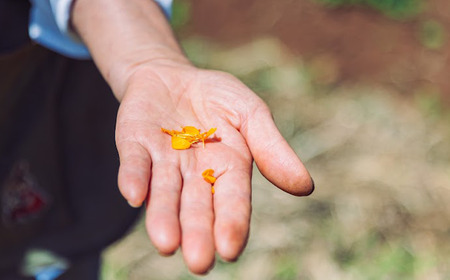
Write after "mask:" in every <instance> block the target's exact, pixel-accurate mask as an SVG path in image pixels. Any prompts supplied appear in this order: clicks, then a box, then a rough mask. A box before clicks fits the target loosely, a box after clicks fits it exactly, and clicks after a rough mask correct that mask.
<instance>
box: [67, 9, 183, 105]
mask: <svg viewBox="0 0 450 280" xmlns="http://www.w3.org/2000/svg"><path fill="white" fill-rule="evenodd" d="M72 24H73V27H74V28H75V30H76V32H77V33H78V34H79V35H80V36H81V38H82V39H83V41H84V43H85V44H86V45H87V46H88V48H89V50H90V52H91V55H92V57H93V59H94V61H95V63H96V65H97V67H98V68H99V69H100V71H101V72H102V74H103V76H104V77H105V79H106V80H107V82H108V83H109V85H110V86H111V87H112V89H113V91H114V94H115V95H116V98H117V99H119V100H121V99H122V95H123V93H124V91H125V88H126V83H127V79H128V77H129V76H130V75H131V74H132V73H133V71H135V69H136V68H137V67H138V66H139V65H141V64H143V63H147V62H151V61H155V62H158V61H160V62H164V63H181V64H188V63H189V62H188V60H187V58H186V57H185V56H184V54H183V52H182V50H181V48H180V46H179V44H178V42H177V41H176V39H175V37H174V35H173V33H172V30H171V28H170V25H169V24H168V22H167V19H166V18H165V16H164V14H163V13H162V11H161V10H160V8H159V6H158V5H157V4H156V3H155V2H154V1H151V0H77V1H76V2H75V4H74V7H73V14H72Z"/></svg>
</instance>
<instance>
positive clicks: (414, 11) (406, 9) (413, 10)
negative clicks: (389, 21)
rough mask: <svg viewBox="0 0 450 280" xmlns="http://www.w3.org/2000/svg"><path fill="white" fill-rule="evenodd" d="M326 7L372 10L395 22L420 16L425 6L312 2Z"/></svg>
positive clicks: (386, 1)
mask: <svg viewBox="0 0 450 280" xmlns="http://www.w3.org/2000/svg"><path fill="white" fill-rule="evenodd" d="M314 1H316V2H319V3H321V4H323V5H326V6H328V7H332V8H337V7H351V6H362V7H368V8H371V9H374V10H376V11H378V12H381V13H382V14H384V15H386V16H388V17H390V18H393V19H397V20H403V19H409V18H412V17H414V16H417V15H418V14H420V13H421V12H422V11H423V9H424V6H425V1H423V0H314Z"/></svg>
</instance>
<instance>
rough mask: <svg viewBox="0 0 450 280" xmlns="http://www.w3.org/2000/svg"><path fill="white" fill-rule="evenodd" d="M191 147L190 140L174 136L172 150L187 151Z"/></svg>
mask: <svg viewBox="0 0 450 280" xmlns="http://www.w3.org/2000/svg"><path fill="white" fill-rule="evenodd" d="M189 147H191V142H189V141H188V140H186V139H183V138H180V137H177V136H172V148H174V149H175V150H185V149H189Z"/></svg>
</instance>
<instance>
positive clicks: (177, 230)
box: [72, 0, 314, 274]
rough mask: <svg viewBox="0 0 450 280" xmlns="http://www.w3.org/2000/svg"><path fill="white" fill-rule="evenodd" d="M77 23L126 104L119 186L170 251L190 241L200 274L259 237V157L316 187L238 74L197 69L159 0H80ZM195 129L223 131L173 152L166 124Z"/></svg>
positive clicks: (186, 247)
mask: <svg viewBox="0 0 450 280" xmlns="http://www.w3.org/2000/svg"><path fill="white" fill-rule="evenodd" d="M99 11H101V12H99ZM72 24H73V27H74V29H75V30H76V32H77V33H78V34H79V35H80V37H81V38H82V40H83V41H84V42H85V44H86V45H87V46H88V48H89V50H90V52H91V54H92V56H93V59H94V61H95V63H96V65H97V67H98V68H99V70H100V72H101V73H102V74H103V76H104V77H105V79H106V81H107V82H108V84H109V85H110V86H111V88H112V90H113V92H114V95H115V96H116V98H117V99H118V100H119V101H120V102H121V105H120V109H119V112H118V116H117V125H116V145H117V149H118V151H119V156H120V169H119V175H118V184H119V188H120V191H121V193H122V195H123V196H124V197H125V199H126V200H127V201H128V202H129V203H130V205H132V206H134V207H139V206H140V205H142V204H143V203H144V202H146V226H147V231H148V235H149V237H150V239H151V241H152V243H153V244H154V246H155V247H156V248H157V249H158V250H159V252H160V253H161V254H162V255H171V254H173V253H174V252H175V251H176V250H177V249H178V248H179V247H181V250H182V253H183V257H184V260H185V263H186V265H187V267H188V268H189V269H190V270H191V271H192V272H193V273H196V274H204V273H207V272H208V271H209V270H210V269H211V268H212V266H213V265H214V259H215V254H216V252H217V253H218V255H219V256H220V257H221V258H222V259H224V260H226V261H234V260H236V259H237V258H238V257H239V255H240V254H241V252H242V250H243V249H244V247H245V244H246V242H247V238H248V234H249V224H250V216H251V174H252V163H253V160H254V161H255V162H256V165H257V166H258V168H259V170H260V171H261V173H262V174H263V175H264V176H265V177H266V178H267V179H268V180H269V181H270V182H272V183H273V184H274V185H275V186H277V187H279V188H280V189H282V190H284V191H286V192H288V193H290V194H292V195H296V196H304V195H309V194H310V193H311V192H312V191H313V188H314V186H313V181H312V179H311V177H310V175H309V173H308V171H307V170H306V168H305V166H304V165H303V163H302V162H301V160H300V159H299V158H298V156H297V155H296V154H295V152H294V151H293V150H292V149H291V147H290V146H289V144H288V143H287V142H286V140H285V139H284V138H283V137H282V136H281V134H280V133H279V131H278V129H277V128H276V126H275V124H274V122H273V119H272V116H271V113H270V110H269V108H268V107H267V106H266V104H265V103H264V102H263V101H262V100H261V99H260V98H259V97H258V96H257V95H256V94H254V93H253V92H252V91H251V90H249V89H248V88H247V87H246V86H245V85H243V84H242V83H241V82H240V81H239V80H237V79H236V78H234V77H233V76H231V75H229V74H226V73H222V72H218V71H211V70H202V69H198V68H196V67H194V66H193V65H192V64H191V63H190V62H189V61H188V59H187V58H186V57H185V56H184V54H183V52H182V50H181V48H180V46H179V44H178V43H177V41H176V39H175V37H174V36H173V34H172V31H171V28H170V26H169V24H168V23H167V20H166V18H165V17H164V15H163V14H162V12H161V10H160V9H159V7H158V6H157V5H156V4H155V3H154V2H153V1H149V0H114V1H111V0H77V1H76V2H75V5H74V7H73V14H72ZM186 125H190V126H195V127H197V128H200V129H201V131H202V132H205V131H207V130H208V129H210V128H212V127H217V131H216V133H215V134H214V137H213V139H212V140H210V141H208V142H207V143H206V146H205V148H203V146H202V145H201V143H200V144H195V145H193V147H191V148H190V149H187V150H174V149H172V148H171V144H170V143H171V142H170V141H171V138H170V136H169V135H167V134H165V133H162V132H161V127H164V128H167V129H175V130H180V129H181V127H183V126H186ZM208 168H212V169H214V170H215V173H214V176H215V177H217V181H216V182H215V184H214V187H215V194H214V196H213V195H211V185H210V184H209V183H207V182H206V181H204V180H203V178H202V176H201V174H202V172H203V171H204V170H206V169H208Z"/></svg>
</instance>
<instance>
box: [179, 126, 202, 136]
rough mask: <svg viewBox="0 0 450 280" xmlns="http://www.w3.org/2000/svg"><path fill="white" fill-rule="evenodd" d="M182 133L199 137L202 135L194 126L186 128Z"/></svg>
mask: <svg viewBox="0 0 450 280" xmlns="http://www.w3.org/2000/svg"><path fill="white" fill-rule="evenodd" d="M182 133H184V134H188V135H191V136H197V135H199V134H200V130H198V129H197V128H195V127H193V126H185V127H183V130H182Z"/></svg>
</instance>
